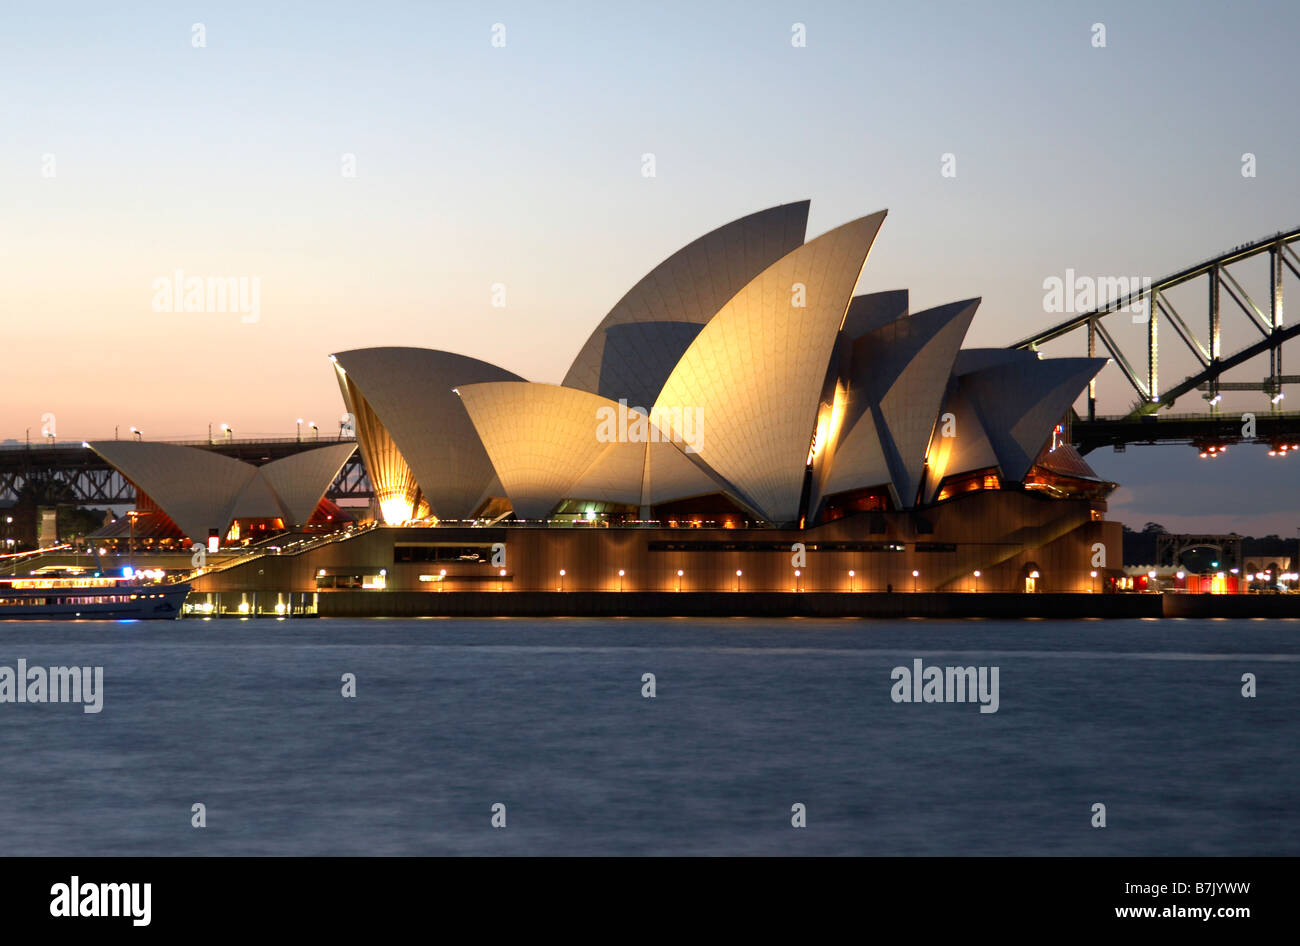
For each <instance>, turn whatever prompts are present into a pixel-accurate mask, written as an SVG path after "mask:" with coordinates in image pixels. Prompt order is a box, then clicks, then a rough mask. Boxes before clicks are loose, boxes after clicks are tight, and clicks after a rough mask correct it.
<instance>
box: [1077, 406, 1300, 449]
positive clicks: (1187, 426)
mask: <svg viewBox="0 0 1300 946" xmlns="http://www.w3.org/2000/svg"><path fill="white" fill-rule="evenodd" d="M1248 421H1249V418H1247V417H1244V416H1243V415H1242V414H1240V413H1229V412H1226V411H1225V412H1222V413H1217V414H1157V415H1145V416H1140V417H1134V416H1133V415H1131V414H1117V415H1113V416H1109V417H1107V416H1099V417H1097V418H1096V419H1094V420H1082V419H1078V418H1075V419H1074V420H1073V421H1072V422H1071V424H1070V430H1069V435H1068V439H1069V440H1070V442H1071V443H1073V444H1074V445H1075V447H1077V448H1078V450H1079V452H1080V453H1083V454H1086V453H1089V452H1090V451H1092V450H1096V449H1097V448H1099V447H1119V448H1121V449H1122V448H1123V447H1125V446H1127V445H1128V444H1159V443H1187V444H1193V445H1197V446H1201V447H1208V446H1214V447H1222V446H1226V445H1231V444H1237V443H1258V444H1264V445H1267V446H1269V447H1270V448H1272V447H1277V446H1280V445H1282V444H1286V445H1287V448H1288V450H1290V448H1291V445H1292V444H1300V411H1286V412H1283V411H1272V412H1269V411H1260V412H1258V413H1256V414H1254V421H1253V424H1254V431H1253V434H1254V435H1253V436H1250V435H1249V434H1250V433H1251V431H1250V430H1249V429H1248Z"/></svg>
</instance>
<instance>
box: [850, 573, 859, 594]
mask: <svg viewBox="0 0 1300 946" xmlns="http://www.w3.org/2000/svg"><path fill="white" fill-rule="evenodd" d="M857 576H858V573H857V572H855V571H854V570H853V569H851V568H850V569H849V593H850V594H852V593H853V592H855V591H857V590H858V588H857V584H858V581H857Z"/></svg>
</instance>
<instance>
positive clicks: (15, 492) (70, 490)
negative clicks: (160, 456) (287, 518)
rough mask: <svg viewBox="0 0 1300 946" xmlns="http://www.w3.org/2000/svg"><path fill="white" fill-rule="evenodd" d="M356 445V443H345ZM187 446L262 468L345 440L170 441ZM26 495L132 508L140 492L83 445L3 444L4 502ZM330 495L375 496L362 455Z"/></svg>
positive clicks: (0, 477) (0, 495)
mask: <svg viewBox="0 0 1300 946" xmlns="http://www.w3.org/2000/svg"><path fill="white" fill-rule="evenodd" d="M341 439H342V441H343V442H353V443H355V441H352V440H351V438H341ZM161 442H164V443H174V444H179V445H181V446H188V447H198V448H200V449H203V450H211V451H213V452H214V453H220V454H222V455H223V456H228V457H232V458H233V459H236V460H242V461H244V462H245V463H252V464H254V465H255V466H261V465H262V464H263V463H270V462H271V461H272V460H279V459H280V458H282V457H287V456H292V455H293V454H295V453H301V452H303V451H304V450H313V449H316V448H317V447H326V446H329V445H330V444H332V443H339V442H340V438H333V439H320V440H317V439H315V438H302V439H299V438H297V437H284V438H266V439H247V440H238V439H229V440H227V439H224V438H223V439H219V440H168V441H161ZM25 491H32V492H35V494H36V496H37V498H38V501H39V502H41V503H43V504H44V503H48V504H73V505H95V506H105V505H130V504H132V503H134V502H135V488H134V487H133V486H132V485H131V484H130V483H129V482H128V481H127V480H126V478H125V477H123V476H122V475H121V474H120V473H118V472H117V471H116V470H115V469H113V467H112V466H110V465H109V464H108V463H107V462H105V461H104V459H103V458H101V457H100V456H99V455H98V454H97V453H95V451H93V450H91V449H90V448H89V447H86V446H84V442H83V441H80V440H78V441H62V442H55V443H50V442H48V441H43V440H42V441H38V442H35V443H20V444H13V443H8V444H0V501H5V500H8V501H17V500H18V498H19V497H20V495H21V494H22V493H23V492H25ZM325 495H326V496H327V497H328V498H329V499H331V500H333V501H335V502H338V501H339V500H340V499H347V500H369V499H370V498H371V496H372V495H373V493H372V492H371V488H370V480H369V478H368V477H367V476H366V471H365V466H364V465H363V464H362V462H361V455H360V453H358V452H354V453H353V454H352V456H351V457H350V458H349V459H348V461H347V463H345V464H344V465H343V469H342V470H340V471H339V475H338V476H337V477H336V478H335V480H334V482H333V483H332V484H331V485H330V488H329V489H328V490H327V491H326V493H325Z"/></svg>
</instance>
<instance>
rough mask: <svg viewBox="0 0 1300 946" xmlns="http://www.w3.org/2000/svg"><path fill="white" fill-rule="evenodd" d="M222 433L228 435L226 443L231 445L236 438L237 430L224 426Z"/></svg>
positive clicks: (222, 426) (227, 425)
mask: <svg viewBox="0 0 1300 946" xmlns="http://www.w3.org/2000/svg"><path fill="white" fill-rule="evenodd" d="M221 432H222V433H223V434H225V435H226V443H230V441H231V440H232V439H233V438H234V436H235V430H234V428H233V427H231V426H230V425H229V424H222V425H221Z"/></svg>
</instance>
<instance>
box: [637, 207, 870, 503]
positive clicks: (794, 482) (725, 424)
mask: <svg viewBox="0 0 1300 946" xmlns="http://www.w3.org/2000/svg"><path fill="white" fill-rule="evenodd" d="M884 219H885V212H884V211H881V212H879V213H875V214H872V215H870V216H868V217H862V218H860V219H858V220H854V221H852V222H851V223H847V224H844V225H843V226H841V227H838V228H836V229H834V230H832V231H830V232H829V233H826V234H823V235H822V236H820V237H818V238H817V239H815V240H812V241H811V242H809V243H807V244H805V245H803V246H801V247H799V248H798V249H796V250H794V251H792V252H791V253H789V254H787V255H786V256H784V257H782V258H781V259H780V260H779V261H777V262H776V263H774V264H772V265H771V266H769V267H768V268H767V269H765V270H764V271H763V272H762V273H760V274H759V275H758V276H756V277H755V278H754V279H753V280H752V281H751V282H749V283H748V284H747V285H746V286H745V287H744V288H743V289H741V290H740V291H739V292H738V293H736V295H735V296H734V297H733V298H732V299H731V300H730V301H729V302H727V304H726V305H725V306H723V307H722V309H721V310H720V311H719V312H718V314H717V315H715V316H714V317H713V319H712V320H711V321H710V322H709V323H708V324H707V325H706V326H705V327H704V329H703V330H702V331H701V332H700V334H699V335H698V336H697V337H696V339H695V341H694V342H693V343H692V344H691V346H690V348H688V349H687V350H686V353H685V354H684V355H683V356H682V359H681V361H680V362H679V363H678V365H677V367H676V368H674V369H673V372H672V374H671V375H670V376H669V378H668V380H667V382H666V383H665V384H664V388H663V391H662V392H661V393H660V395H659V399H658V401H657V402H656V408H657V409H659V410H667V409H673V408H680V409H682V410H683V411H686V410H694V409H695V408H696V407H700V408H703V411H704V416H703V421H704V430H703V434H704V435H703V443H702V446H701V448H700V450H699V458H700V459H701V460H702V461H704V462H705V463H706V464H707V465H708V466H709V467H710V468H711V469H712V470H714V471H715V472H716V473H718V474H719V475H721V476H722V477H723V478H725V479H726V481H727V482H728V483H730V484H731V485H732V486H733V487H734V489H735V490H736V491H737V493H738V494H739V495H740V496H741V497H742V499H743V501H744V502H745V503H746V504H747V505H749V506H751V507H752V508H754V509H755V510H756V511H758V512H759V513H760V514H761V515H762V516H764V517H766V518H767V519H769V520H771V521H773V522H790V521H793V520H795V519H796V518H797V517H798V514H799V499H800V493H801V491H802V487H803V478H804V469H805V464H806V461H807V455H808V451H809V447H810V445H811V442H812V435H813V431H814V428H815V426H816V422H817V414H818V404H819V401H820V398H821V392H822V386H823V382H824V381H825V378H826V370H827V364H828V362H829V360H830V356H831V352H832V350H833V349H834V346H835V341H836V337H837V335H838V333H839V330H840V326H841V324H842V323H843V321H844V315H845V312H846V310H847V308H848V304H849V299H850V298H851V297H852V294H853V288H854V286H855V285H856V284H857V281H858V276H859V275H860V274H861V271H862V266H863V264H864V263H865V261H866V258H867V253H868V252H869V251H870V249H871V244H872V242H873V241H874V240H875V237H876V233H877V232H878V231H879V229H880V225H881V223H883V222H884Z"/></svg>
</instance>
